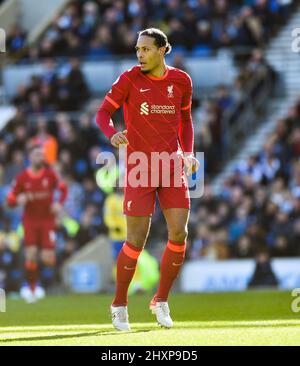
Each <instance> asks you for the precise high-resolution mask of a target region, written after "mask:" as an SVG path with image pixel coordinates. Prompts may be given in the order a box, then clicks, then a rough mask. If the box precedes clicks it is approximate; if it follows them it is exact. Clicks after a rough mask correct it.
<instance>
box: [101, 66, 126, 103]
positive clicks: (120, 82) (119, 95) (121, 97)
mask: <svg viewBox="0 0 300 366" xmlns="http://www.w3.org/2000/svg"><path fill="white" fill-rule="evenodd" d="M129 84H130V79H129V77H128V71H125V72H124V73H123V74H121V75H120V76H119V77H118V79H117V80H116V81H115V82H114V83H113V85H112V88H111V89H110V91H109V92H108V93H107V94H106V96H105V99H106V100H107V101H108V102H110V103H111V104H112V105H113V106H114V107H115V108H120V107H121V106H122V104H123V103H124V102H125V101H126V99H127V96H128V90H129Z"/></svg>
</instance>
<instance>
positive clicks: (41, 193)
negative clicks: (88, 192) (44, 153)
mask: <svg viewBox="0 0 300 366" xmlns="http://www.w3.org/2000/svg"><path fill="white" fill-rule="evenodd" d="M56 189H58V190H60V191H61V196H60V200H59V202H60V203H63V202H64V200H65V198H66V196H67V187H66V185H65V184H64V183H63V182H61V181H60V179H59V178H58V176H57V174H56V173H55V171H54V170H53V169H51V168H48V167H46V168H43V169H41V170H40V171H39V172H38V174H36V173H34V172H33V171H32V170H31V169H30V168H28V169H26V170H24V171H23V172H21V173H20V174H19V175H18V176H17V177H16V179H15V181H14V183H13V187H12V190H11V192H10V193H9V195H8V197H7V202H8V204H9V205H10V206H15V205H16V199H17V196H18V195H19V194H21V193H25V194H26V195H27V197H28V201H27V203H26V205H25V207H24V214H23V218H24V219H34V220H39V219H49V220H51V219H53V218H54V216H53V213H52V212H51V205H52V203H53V196H54V192H55V190H56Z"/></svg>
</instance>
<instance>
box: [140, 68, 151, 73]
mask: <svg viewBox="0 0 300 366" xmlns="http://www.w3.org/2000/svg"><path fill="white" fill-rule="evenodd" d="M150 71H151V70H142V69H141V72H142V73H143V74H149V72H150Z"/></svg>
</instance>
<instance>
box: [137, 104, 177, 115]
mask: <svg viewBox="0 0 300 366" xmlns="http://www.w3.org/2000/svg"><path fill="white" fill-rule="evenodd" d="M150 113H151V114H153V113H155V114H175V113H176V110H175V106H174V105H166V104H164V105H160V104H151V106H150ZM140 114H141V115H143V114H145V115H146V116H148V115H149V104H148V103H147V102H144V103H142V104H141V109H140Z"/></svg>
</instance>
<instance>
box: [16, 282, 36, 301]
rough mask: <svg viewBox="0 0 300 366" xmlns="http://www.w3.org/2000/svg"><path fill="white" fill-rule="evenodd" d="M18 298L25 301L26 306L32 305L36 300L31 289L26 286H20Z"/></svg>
mask: <svg viewBox="0 0 300 366" xmlns="http://www.w3.org/2000/svg"><path fill="white" fill-rule="evenodd" d="M20 296H21V298H22V299H23V300H25V301H26V302H27V303H28V304H33V303H34V302H36V301H37V298H36V296H35V294H34V292H33V291H32V290H31V288H30V287H29V286H27V285H25V286H22V288H21V290H20Z"/></svg>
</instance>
